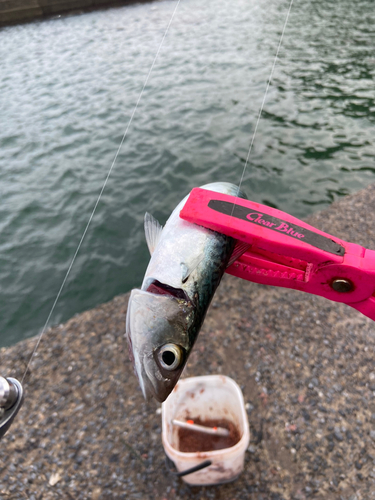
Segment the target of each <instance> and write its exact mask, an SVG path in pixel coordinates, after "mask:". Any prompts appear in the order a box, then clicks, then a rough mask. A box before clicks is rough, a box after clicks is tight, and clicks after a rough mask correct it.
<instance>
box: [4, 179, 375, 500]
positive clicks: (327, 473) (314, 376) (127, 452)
mask: <svg viewBox="0 0 375 500" xmlns="http://www.w3.org/2000/svg"><path fill="white" fill-rule="evenodd" d="M374 212H375V186H370V187H369V188H368V189H366V190H364V191H361V192H359V193H357V194H355V195H353V196H349V197H347V198H344V199H343V200H342V201H340V202H339V203H335V204H334V205H332V206H331V207H330V208H329V209H328V210H326V211H324V212H321V213H318V214H316V215H314V216H312V217H310V218H309V219H308V222H309V223H311V224H312V225H314V226H316V227H319V228H320V229H322V230H325V231H327V232H329V233H331V234H334V235H337V236H339V237H341V238H343V239H346V240H349V241H353V242H356V243H359V244H361V245H364V246H367V247H369V248H372V249H375V228H374V215H373V214H374ZM141 278H142V277H141V276H140V277H139V281H140V282H141ZM127 300H128V295H123V296H119V297H116V298H115V299H113V300H112V301H111V302H109V303H107V304H104V305H101V306H98V307H96V308H95V309H93V310H91V311H87V312H84V313H82V314H79V315H77V316H75V317H74V318H72V319H71V320H70V321H68V322H67V323H65V324H64V325H59V326H56V327H54V328H52V329H50V330H49V331H48V332H47V333H46V335H45V337H44V338H43V340H42V342H41V344H40V346H39V349H38V351H37V356H36V357H35V358H34V361H33V363H32V366H31V371H30V372H29V373H28V375H27V377H26V380H25V384H24V388H25V392H26V400H25V404H24V407H23V408H22V410H21V412H20V414H19V416H18V418H17V420H16V422H15V423H14V425H13V427H12V428H11V430H10V431H9V433H8V434H7V435H6V436H5V438H4V439H3V441H2V442H1V450H0V498H1V499H24V498H25V499H26V498H27V499H30V500H38V499H43V500H45V499H74V500H80V499H82V500H83V499H92V500H95V499H116V498H123V499H125V498H126V499H150V500H151V499H152V500H166V499H167V500H174V499H177V500H178V499H210V498H212V499H219V500H233V499H241V500H242V499H254V500H269V499H271V500H281V499H295V500H302V499H307V498H314V499H323V498H324V499H332V500H335V499H340V500H343V499H344V500H362V499H363V500H364V499H366V500H370V499H375V363H374V349H375V328H374V323H373V322H372V321H370V320H368V319H367V318H365V317H364V316H362V315H361V314H360V313H358V312H356V311H355V310H353V309H351V308H349V307H348V306H345V305H342V304H336V303H333V302H329V301H327V300H325V299H322V298H319V297H314V296H311V295H307V294H304V293H300V292H294V291H289V290H286V289H276V288H271V287H265V286H260V285H255V284H252V283H248V282H244V281H241V280H238V279H235V278H233V277H230V276H226V277H225V278H224V280H223V282H222V284H221V285H220V287H219V290H218V292H217V294H216V296H215V298H214V301H213V303H212V306H211V308H210V310H209V313H208V315H207V318H206V321H205V324H204V327H203V329H202V332H201V334H200V336H199V339H198V341H197V344H196V346H195V348H194V351H193V353H192V356H191V358H190V360H189V363H188V366H187V369H186V371H185V376H193V375H203V374H209V373H212V374H217V373H222V374H225V375H228V376H230V377H232V378H234V379H235V380H236V381H237V382H238V383H239V384H240V385H241V386H242V388H243V392H244V397H245V402H246V404H247V411H248V415H249V420H250V427H251V443H250V446H249V449H248V451H247V453H246V467H245V472H244V473H243V474H242V475H241V477H240V478H238V479H237V480H236V481H235V482H233V483H230V484H226V485H223V486H215V487H204V488H198V487H189V486H187V485H185V483H184V482H183V481H182V480H181V479H178V478H176V477H175V476H174V475H173V473H172V472H170V471H168V469H167V467H166V465H165V460H164V452H163V448H162V444H161V417H160V412H159V405H158V404H156V403H151V404H146V403H145V401H144V400H143V397H142V395H141V392H140V389H139V387H138V383H137V380H136V378H135V376H134V374H133V370H132V366H131V364H130V362H129V360H128V355H127V346H126V342H125V338H124V332H125V315H126V307H127ZM35 341H36V339H29V340H26V341H23V342H21V343H19V344H17V345H15V346H12V347H9V348H4V349H2V350H1V352H0V366H1V374H2V375H5V376H15V377H16V378H19V379H20V378H21V377H22V374H23V373H24V370H25V365H26V363H27V360H28V358H29V356H30V353H31V351H32V350H33V348H34V346H35Z"/></svg>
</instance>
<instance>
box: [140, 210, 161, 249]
mask: <svg viewBox="0 0 375 500" xmlns="http://www.w3.org/2000/svg"><path fill="white" fill-rule="evenodd" d="M144 226H145V235H146V241H147V246H148V249H149V250H150V254H151V255H152V254H153V253H154V251H155V248H156V245H157V244H158V243H159V240H160V235H161V233H162V231H163V226H161V225H160V224H159V222H158V221H157V220H156V219H155V217H153V216H152V215H151V214H149V213H148V212H146V213H145V221H144Z"/></svg>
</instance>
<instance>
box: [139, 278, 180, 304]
mask: <svg viewBox="0 0 375 500" xmlns="http://www.w3.org/2000/svg"><path fill="white" fill-rule="evenodd" d="M146 292H148V293H153V294H155V295H169V296H170V297H174V298H175V299H182V300H186V302H190V299H189V297H188V295H187V294H186V292H184V290H182V289H181V288H174V287H173V286H170V285H166V284H165V283H161V282H160V281H158V280H155V279H153V280H152V281H151V283H150V284H149V285H148V287H147V289H146Z"/></svg>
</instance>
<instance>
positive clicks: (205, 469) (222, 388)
mask: <svg viewBox="0 0 375 500" xmlns="http://www.w3.org/2000/svg"><path fill="white" fill-rule="evenodd" d="M197 417H199V418H200V419H201V420H206V419H222V418H224V419H226V420H229V421H231V422H232V423H233V424H234V425H235V426H236V428H237V429H238V431H239V434H240V436H241V438H240V440H239V441H238V442H237V444H235V445H234V446H231V447H230V448H224V449H221V450H214V451H201V452H199V451H198V452H194V453H185V452H182V451H180V450H179V434H178V427H176V426H175V425H173V424H172V420H173V419H176V420H183V421H186V420H188V419H191V418H197ZM162 440H163V446H164V450H165V453H166V455H167V457H168V458H169V459H170V460H172V462H174V464H175V467H176V469H177V471H178V474H177V475H178V476H181V477H182V479H183V480H184V481H185V482H186V483H189V484H191V485H202V486H203V485H213V484H222V483H227V482H230V481H234V480H235V479H236V478H237V477H238V476H239V474H241V472H242V471H243V468H244V460H245V451H246V449H247V447H248V445H249V441H250V431H249V421H248V418H247V413H246V410H245V405H244V400H243V395H242V392H241V389H240V388H239V386H238V384H236V382H235V381H234V380H233V379H231V378H229V377H225V376H223V375H207V376H203V377H191V378H186V379H183V380H180V381H179V382H178V384H177V385H176V387H175V388H174V390H173V391H172V393H171V394H170V396H169V397H168V399H167V400H166V401H165V402H164V403H163V404H162ZM200 467H202V468H201V470H197V469H199V468H200ZM191 469H194V470H195V472H193V471H191V472H190V470H191ZM184 473H186V474H184Z"/></svg>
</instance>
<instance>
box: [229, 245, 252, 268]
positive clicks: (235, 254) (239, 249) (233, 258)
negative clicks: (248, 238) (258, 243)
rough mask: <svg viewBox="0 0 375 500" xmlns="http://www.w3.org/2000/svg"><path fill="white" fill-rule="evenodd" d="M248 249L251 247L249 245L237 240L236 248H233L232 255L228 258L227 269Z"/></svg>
mask: <svg viewBox="0 0 375 500" xmlns="http://www.w3.org/2000/svg"><path fill="white" fill-rule="evenodd" d="M250 247H251V245H249V243H245V242H244V241H240V240H237V243H236V246H235V247H234V250H233V252H232V255H231V256H230V259H229V262H228V265H227V268H228V267H229V266H231V265H232V264H233V263H234V262H235V261H236V260H237V259H238V258H239V257H241V255H242V254H244V253H245V252H246V251H247V250H248V249H249V248H250Z"/></svg>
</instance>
